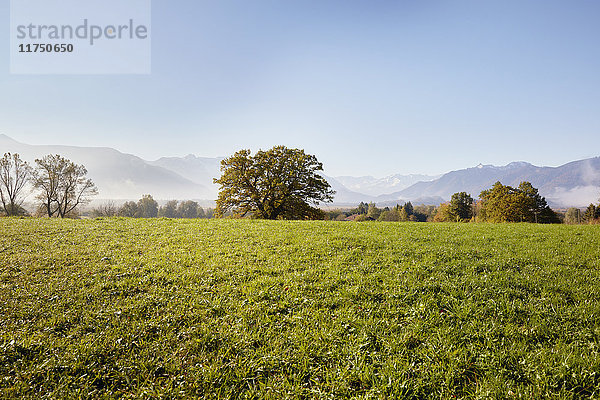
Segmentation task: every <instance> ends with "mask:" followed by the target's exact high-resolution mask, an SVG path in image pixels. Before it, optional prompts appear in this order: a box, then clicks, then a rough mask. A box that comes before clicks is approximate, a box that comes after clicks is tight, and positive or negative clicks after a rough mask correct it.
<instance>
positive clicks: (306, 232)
mask: <svg viewBox="0 0 600 400" xmlns="http://www.w3.org/2000/svg"><path fill="white" fill-rule="evenodd" d="M599 350H600V227H599V226H564V225H562V226H535V225H524V224H513V225H487V224H413V223H335V222H259V221H231V220H200V221H198V220H193V221H192V220H165V219H154V220H130V219H104V220H101V219H100V220H88V221H82V220H79V221H76V220H64V221H61V220H47V219H0V397H1V398H23V397H25V398H27V397H31V398H94V399H95V398H117V397H122V398H202V397H205V398H271V399H278V398H407V399H410V398H422V399H425V398H440V399H448V398H525V399H531V398H565V399H568V398H588V397H592V398H594V397H596V398H599V397H600V354H599Z"/></svg>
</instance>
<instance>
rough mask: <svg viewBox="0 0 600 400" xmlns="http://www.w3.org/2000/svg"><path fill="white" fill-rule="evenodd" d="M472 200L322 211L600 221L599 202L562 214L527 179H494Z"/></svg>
mask: <svg viewBox="0 0 600 400" xmlns="http://www.w3.org/2000/svg"><path fill="white" fill-rule="evenodd" d="M479 198H480V200H479V201H475V200H474V199H473V198H472V197H471V195H470V194H468V193H466V192H459V193H455V194H453V195H452V198H451V200H450V202H448V203H443V204H440V205H439V206H433V205H417V206H413V204H412V203H411V202H407V203H405V204H404V205H399V204H397V205H396V206H393V207H383V208H379V207H377V205H376V204H375V203H368V204H367V203H360V204H359V205H358V207H356V208H354V209H346V210H344V209H338V210H331V211H327V212H326V218H327V219H329V220H336V221H398V222H403V221H414V222H493V223H501V222H531V223H543V224H549V223H562V222H564V223H568V224H577V223H587V224H590V223H600V204H599V205H598V206H596V205H594V204H590V205H589V207H588V208H587V209H586V210H585V211H582V210H580V209H577V208H569V209H568V210H566V212H565V213H558V212H555V211H554V210H552V209H551V208H550V207H549V206H548V204H547V203H546V199H545V198H544V197H542V196H540V195H539V193H538V190H537V189H536V188H534V187H533V186H532V185H531V183H529V182H522V183H521V184H520V185H519V186H518V187H516V188H513V187H511V186H507V185H503V184H502V183H500V182H496V183H495V184H494V186H492V188H491V189H488V190H484V191H483V192H481V194H480V195H479Z"/></svg>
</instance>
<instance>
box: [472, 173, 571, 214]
mask: <svg viewBox="0 0 600 400" xmlns="http://www.w3.org/2000/svg"><path fill="white" fill-rule="evenodd" d="M479 197H480V199H481V205H480V213H481V214H480V217H481V219H482V220H484V221H488V222H536V223H538V222H539V223H557V222H560V221H559V219H558V217H557V215H556V213H555V212H554V211H552V209H551V208H550V207H549V206H548V204H547V203H546V199H545V198H543V197H542V196H540V195H539V193H538V190H537V189H536V188H534V187H533V186H532V185H531V183H529V182H521V184H520V185H519V187H518V188H513V187H511V186H508V185H506V186H505V185H503V184H502V183H500V182H496V183H495V184H494V186H492V188H491V189H488V190H484V191H483V192H481V194H480V195H479Z"/></svg>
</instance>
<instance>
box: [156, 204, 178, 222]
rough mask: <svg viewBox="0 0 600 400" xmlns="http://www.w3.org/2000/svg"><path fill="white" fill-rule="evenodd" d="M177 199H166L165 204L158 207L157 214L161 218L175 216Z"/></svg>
mask: <svg viewBox="0 0 600 400" xmlns="http://www.w3.org/2000/svg"><path fill="white" fill-rule="evenodd" d="M177 203H178V202H177V200H170V201H167V204H165V205H164V206H162V207H160V208H159V209H158V216H159V217H163V218H177V217H178V215H177Z"/></svg>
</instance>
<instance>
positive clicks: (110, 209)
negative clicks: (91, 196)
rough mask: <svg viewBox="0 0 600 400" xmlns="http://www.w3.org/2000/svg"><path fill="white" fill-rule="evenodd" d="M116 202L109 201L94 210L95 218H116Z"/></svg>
mask: <svg viewBox="0 0 600 400" xmlns="http://www.w3.org/2000/svg"><path fill="white" fill-rule="evenodd" d="M118 211H119V210H118V209H117V206H116V205H115V202H114V201H107V202H104V203H102V204H100V205H99V206H98V207H96V208H94V209H93V210H92V216H93V217H115V216H116V215H117V213H118Z"/></svg>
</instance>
